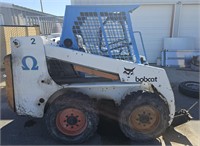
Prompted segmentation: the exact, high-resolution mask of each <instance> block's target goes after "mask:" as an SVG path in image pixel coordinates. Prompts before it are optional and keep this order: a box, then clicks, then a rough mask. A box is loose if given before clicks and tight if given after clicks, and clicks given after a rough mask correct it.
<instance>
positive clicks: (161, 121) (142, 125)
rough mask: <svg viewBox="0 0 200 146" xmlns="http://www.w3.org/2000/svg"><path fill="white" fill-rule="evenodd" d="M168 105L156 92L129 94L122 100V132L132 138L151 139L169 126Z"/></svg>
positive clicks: (120, 117)
mask: <svg viewBox="0 0 200 146" xmlns="http://www.w3.org/2000/svg"><path fill="white" fill-rule="evenodd" d="M169 119H170V117H169V109H168V105H167V104H166V103H165V102H164V101H163V100H162V99H161V98H160V97H159V95H157V94H154V93H147V92H146V93H141V94H139V95H133V94H132V95H127V96H126V98H125V100H124V101H123V102H122V105H121V108H120V113H119V124H120V128H121V130H122V132H123V133H124V134H125V135H126V136H127V137H129V138H130V139H132V140H136V141H138V140H139V141H141V140H151V139H153V138H157V137H159V136H160V135H161V134H162V133H163V132H164V131H165V130H166V128H167V127H168V125H169V124H168V121H169Z"/></svg>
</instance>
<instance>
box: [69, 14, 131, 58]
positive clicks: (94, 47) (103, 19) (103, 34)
mask: <svg viewBox="0 0 200 146" xmlns="http://www.w3.org/2000/svg"><path fill="white" fill-rule="evenodd" d="M73 33H74V35H75V37H76V38H77V42H78V44H79V47H80V48H83V49H84V50H85V51H86V52H88V53H92V54H97V55H102V56H107V57H112V58H115V59H121V60H129V61H131V60H132V56H133V54H132V52H133V47H132V44H131V39H130V34H129V30H128V25H127V21H126V14H125V13H124V12H113V13H107V12H99V13H98V12H81V13H80V16H79V17H77V20H76V21H75V22H74V25H73ZM80 42H81V43H80ZM80 44H81V45H80Z"/></svg>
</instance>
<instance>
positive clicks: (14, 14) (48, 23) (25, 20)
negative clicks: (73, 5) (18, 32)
mask: <svg viewBox="0 0 200 146" xmlns="http://www.w3.org/2000/svg"><path fill="white" fill-rule="evenodd" d="M62 23H63V18H62V17H58V16H54V15H51V14H47V13H42V12H40V11H36V10H32V9H28V8H25V7H21V6H17V5H14V4H9V3H2V2H0V25H26V26H33V25H39V26H40V31H41V34H51V33H59V32H61V28H62Z"/></svg>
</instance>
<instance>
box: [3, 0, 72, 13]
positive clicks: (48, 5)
mask: <svg viewBox="0 0 200 146" xmlns="http://www.w3.org/2000/svg"><path fill="white" fill-rule="evenodd" d="M0 2H6V3H11V4H15V5H19V6H23V7H27V8H30V9H34V10H38V11H41V7H40V0H0ZM42 3H43V10H44V12H45V13H50V14H53V15H57V16H64V12H65V6H66V5H69V4H70V0H42Z"/></svg>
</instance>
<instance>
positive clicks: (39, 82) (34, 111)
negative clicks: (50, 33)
mask: <svg viewBox="0 0 200 146" xmlns="http://www.w3.org/2000/svg"><path fill="white" fill-rule="evenodd" d="M11 48H12V69H13V81H14V83H13V84H14V95H15V105H16V112H17V113H18V114H19V115H30V116H34V117H42V116H43V111H44V106H45V103H46V101H47V100H48V98H49V97H50V96H51V95H52V94H53V93H54V92H55V91H57V90H59V89H61V87H60V86H58V85H57V84H56V83H55V82H54V81H53V80H52V79H51V77H50V76H49V73H48V70H47V64H46V55H45V51H44V46H43V41H42V39H41V38H40V37H20V38H13V39H11Z"/></svg>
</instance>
